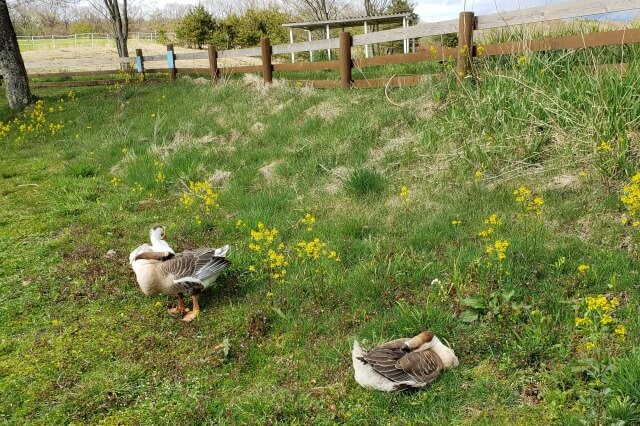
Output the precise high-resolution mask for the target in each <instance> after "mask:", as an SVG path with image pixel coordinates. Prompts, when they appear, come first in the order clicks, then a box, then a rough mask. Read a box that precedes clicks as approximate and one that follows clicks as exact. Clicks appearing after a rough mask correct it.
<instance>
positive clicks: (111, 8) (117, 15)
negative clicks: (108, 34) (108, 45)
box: [104, 0, 129, 58]
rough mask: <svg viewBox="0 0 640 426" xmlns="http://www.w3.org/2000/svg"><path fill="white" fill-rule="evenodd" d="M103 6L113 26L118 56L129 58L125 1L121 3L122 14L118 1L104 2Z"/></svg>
mask: <svg viewBox="0 0 640 426" xmlns="http://www.w3.org/2000/svg"><path fill="white" fill-rule="evenodd" d="M104 5H105V6H106V8H107V11H108V12H109V18H110V20H111V24H112V25H113V34H114V36H115V38H116V47H117V48H118V56H120V57H121V58H122V57H126V56H129V48H128V47H127V38H128V37H129V16H128V10H127V0H124V1H123V2H122V13H121V12H120V5H119V4H118V0H104Z"/></svg>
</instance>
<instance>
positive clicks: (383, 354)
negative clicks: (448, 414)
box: [361, 339, 443, 386]
mask: <svg viewBox="0 0 640 426" xmlns="http://www.w3.org/2000/svg"><path fill="white" fill-rule="evenodd" d="M406 340H407V339H397V340H393V341H391V342H388V343H385V344H383V345H380V346H377V347H375V348H373V349H371V350H369V351H368V352H366V353H365V354H364V355H363V356H362V357H361V358H362V361H364V362H366V363H367V364H369V365H370V366H371V368H373V370H374V371H375V372H376V373H378V374H380V375H381V376H383V377H385V378H386V379H388V380H391V381H392V382H396V383H409V382H411V383H415V384H419V385H420V386H424V385H426V384H429V383H431V382H432V381H433V380H434V379H435V378H436V377H438V375H439V374H440V372H441V371H442V368H443V365H442V360H441V359H440V357H438V355H437V354H436V353H435V352H433V351H431V350H425V351H420V352H409V353H407V352H405V351H403V350H402V349H401V347H402V344H403V343H404V342H405V341H406Z"/></svg>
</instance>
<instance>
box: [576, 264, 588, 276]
mask: <svg viewBox="0 0 640 426" xmlns="http://www.w3.org/2000/svg"><path fill="white" fill-rule="evenodd" d="M589 269H590V266H589V265H585V264H584V263H582V264H580V265H579V266H578V272H580V273H581V274H584V273H585V272H587V271H588V270H589Z"/></svg>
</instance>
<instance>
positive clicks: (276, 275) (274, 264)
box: [267, 249, 289, 282]
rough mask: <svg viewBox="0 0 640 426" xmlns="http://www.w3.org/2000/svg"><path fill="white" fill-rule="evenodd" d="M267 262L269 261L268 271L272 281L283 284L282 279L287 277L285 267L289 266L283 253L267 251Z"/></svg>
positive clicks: (272, 250)
mask: <svg viewBox="0 0 640 426" xmlns="http://www.w3.org/2000/svg"><path fill="white" fill-rule="evenodd" d="M267 260H268V261H269V271H270V272H271V274H272V275H273V279H274V280H279V281H280V282H284V277H285V275H287V270H286V269H285V267H287V266H288V265H289V262H288V261H287V260H286V258H285V256H284V253H282V252H277V251H276V250H274V249H269V251H268V252H267Z"/></svg>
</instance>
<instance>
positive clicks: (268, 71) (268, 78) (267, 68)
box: [260, 37, 273, 84]
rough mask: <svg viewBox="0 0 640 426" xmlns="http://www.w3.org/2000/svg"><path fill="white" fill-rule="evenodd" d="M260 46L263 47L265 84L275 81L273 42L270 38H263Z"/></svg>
mask: <svg viewBox="0 0 640 426" xmlns="http://www.w3.org/2000/svg"><path fill="white" fill-rule="evenodd" d="M260 48H261V49H262V75H263V77H264V84H270V83H271V82H272V81H273V75H272V72H273V66H272V65H271V43H270V42H269V39H268V38H266V37H265V38H263V39H262V40H261V41H260Z"/></svg>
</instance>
